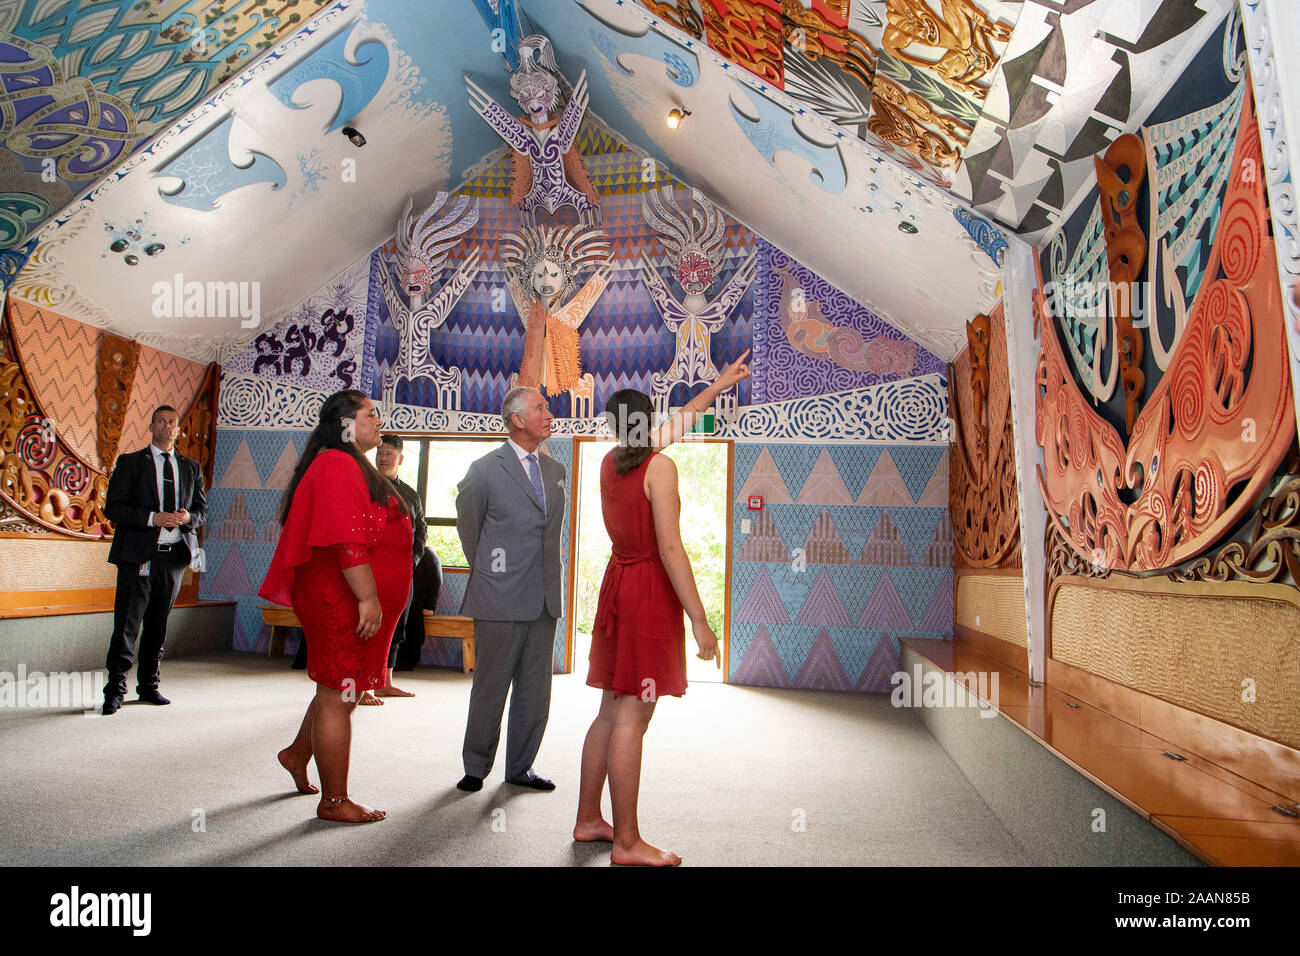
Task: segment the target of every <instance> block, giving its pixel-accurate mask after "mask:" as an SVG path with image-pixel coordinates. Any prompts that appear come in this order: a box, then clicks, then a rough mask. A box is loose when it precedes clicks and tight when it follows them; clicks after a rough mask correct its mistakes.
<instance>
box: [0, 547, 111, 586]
mask: <svg viewBox="0 0 1300 956" xmlns="http://www.w3.org/2000/svg"><path fill="white" fill-rule="evenodd" d="M110 544H111V542H108V541H57V540H53V541H41V540H38V539H31V538H4V539H0V591H59V590H63V589H65V588H111V587H116V586H117V567H116V566H115V565H112V564H109V563H108V549H109V546H110Z"/></svg>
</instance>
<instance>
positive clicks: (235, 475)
mask: <svg viewBox="0 0 1300 956" xmlns="http://www.w3.org/2000/svg"><path fill="white" fill-rule="evenodd" d="M217 487H218V488H261V487H262V479H261V478H260V477H259V476H258V474H257V465H256V464H255V463H254V462H253V453H252V452H251V451H249V449H248V440H247V439H241V440H240V442H239V447H238V448H237V449H236V450H235V454H234V456H233V457H231V459H230V461H229V462H228V463H227V464H226V469H225V471H224V472H222V473H221V477H220V478H219V479H218V480H217Z"/></svg>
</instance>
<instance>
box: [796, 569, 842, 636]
mask: <svg viewBox="0 0 1300 956" xmlns="http://www.w3.org/2000/svg"><path fill="white" fill-rule="evenodd" d="M795 623H796V624H802V625H805V626H808V627H844V626H846V625H849V624H852V623H853V621H852V620H851V619H850V618H849V612H848V611H846V610H845V609H844V602H843V601H841V600H840V596H839V593H838V592H837V591H836V590H835V584H834V583H833V582H832V581H831V576H830V575H829V574H828V573H827V571H826V569H825V568H822V569H821V571H820V573H818V575H817V582H816V583H815V584H814V585H813V587H812V590H811V591H810V592H808V600H806V601H805V602H804V605H803V607H802V608H801V609H800V610H799V616H798V617H796V618H795Z"/></svg>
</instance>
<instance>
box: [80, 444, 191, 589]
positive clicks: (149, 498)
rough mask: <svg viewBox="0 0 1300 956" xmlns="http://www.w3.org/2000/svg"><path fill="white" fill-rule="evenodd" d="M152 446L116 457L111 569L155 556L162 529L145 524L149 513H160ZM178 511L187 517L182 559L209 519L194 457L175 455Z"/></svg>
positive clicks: (109, 509) (110, 507)
mask: <svg viewBox="0 0 1300 956" xmlns="http://www.w3.org/2000/svg"><path fill="white" fill-rule="evenodd" d="M150 447H151V446H146V447H144V448H143V449H141V450H140V451H133V452H130V453H128V454H125V455H119V456H118V459H117V464H116V465H115V466H114V468H113V476H112V477H111V478H109V479H108V504H107V506H106V507H105V508H104V514H105V516H107V518H108V519H109V520H110V521H112V522H113V523H114V524H116V525H117V528H116V530H115V531H114V532H113V544H112V546H111V547H110V548H109V549H108V560H109V561H110V562H112V563H113V564H143V563H144V562H145V561H148V560H150V559H152V558H153V556H154V548H155V547H156V546H157V544H158V532H159V531H161V530H162V529H161V528H157V527H155V526H154V525H151V524H149V512H151V511H162V510H163V509H162V504H161V502H159V501H158V473H157V471H156V470H155V469H154V463H153V452H152V451H150ZM175 457H176V468H177V471H178V472H179V474H178V475H177V476H176V507H177V509H178V510H179V509H181V508H184V509H185V510H186V511H188V512H189V513H190V520H189V523H188V524H184V525H181V527H180V531H181V540H180V542H179V544H180V545H183V546H184V548H185V549H186V551H185V552H182V553H183V554H185V556H186V557H187V558H188V557H190V556H193V555H194V554H195V553H196V552H197V550H198V546H199V539H198V536H197V535H196V534H195V533H194V532H195V531H196V530H198V528H199V526H200V525H202V524H203V522H204V521H206V520H207V517H208V502H207V499H206V498H205V497H204V496H203V473H202V472H201V471H199V464H198V462H196V461H195V460H194V459H193V458H186V457H185V456H184V455H182V454H179V453H176V456H175Z"/></svg>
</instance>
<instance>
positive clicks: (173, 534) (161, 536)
mask: <svg viewBox="0 0 1300 956" xmlns="http://www.w3.org/2000/svg"><path fill="white" fill-rule="evenodd" d="M149 450H150V451H151V452H153V470H154V479H155V481H156V482H157V488H158V507H160V508H161V507H162V503H163V459H164V458H170V459H171V463H172V478H173V479H174V480H175V482H176V510H177V511H180V510H181V466H180V464H179V463H178V462H177V461H176V452H175V451H174V450H173V451H163V450H162V449H161V448H159V447H158V446H157V445H155V444H153V443H152V442H150V443H149ZM155 514H159V512H156V511H151V512H149V524H150V525H152V524H153V516H154V515H155ZM180 539H181V529H180V528H159V529H158V543H159V544H175V543H176V542H177V541H179V540H180Z"/></svg>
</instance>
